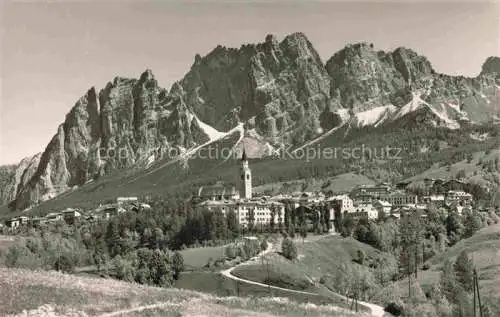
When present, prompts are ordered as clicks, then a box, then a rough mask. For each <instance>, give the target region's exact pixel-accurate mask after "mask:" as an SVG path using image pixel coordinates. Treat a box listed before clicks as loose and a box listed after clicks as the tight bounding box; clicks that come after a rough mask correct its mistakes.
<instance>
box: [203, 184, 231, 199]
mask: <svg viewBox="0 0 500 317" xmlns="http://www.w3.org/2000/svg"><path fill="white" fill-rule="evenodd" d="M197 198H198V199H199V200H201V201H205V200H212V201H215V200H228V199H239V198H240V194H239V192H238V191H237V189H236V187H235V186H233V185H226V184H224V183H223V182H217V183H215V184H214V185H208V186H201V187H200V188H199V189H198V197H197Z"/></svg>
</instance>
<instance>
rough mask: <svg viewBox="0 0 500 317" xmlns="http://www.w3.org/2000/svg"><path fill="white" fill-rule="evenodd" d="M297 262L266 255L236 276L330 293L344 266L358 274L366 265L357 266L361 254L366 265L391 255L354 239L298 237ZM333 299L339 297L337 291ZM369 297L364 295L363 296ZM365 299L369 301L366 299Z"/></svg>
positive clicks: (292, 287) (387, 259)
mask: <svg viewBox="0 0 500 317" xmlns="http://www.w3.org/2000/svg"><path fill="white" fill-rule="evenodd" d="M295 240H296V242H295V243H296V246H297V251H298V259H297V260H296V261H289V260H287V259H286V258H284V257H283V256H282V255H281V254H279V252H275V253H271V254H269V255H267V256H266V257H265V258H264V259H263V260H262V261H261V263H258V264H251V265H243V266H240V267H238V268H236V269H235V270H234V272H233V274H234V275H236V276H238V277H241V278H245V279H248V280H252V281H256V282H261V283H268V284H271V285H274V286H279V287H285V288H290V289H295V290H299V291H308V292H318V293H325V292H326V293H330V290H333V289H334V288H333V287H332V286H333V285H331V284H330V278H331V277H333V276H335V275H337V274H339V272H342V270H343V268H344V267H346V266H347V267H354V268H355V269H359V270H360V271H359V272H363V271H364V270H367V269H368V267H367V266H363V265H359V264H357V263H356V260H357V257H358V251H361V252H363V254H365V258H366V263H365V265H368V263H372V262H373V263H376V262H379V261H390V260H391V255H389V254H386V253H382V252H380V251H379V250H377V249H375V248H373V247H371V246H369V245H367V244H363V243H361V242H359V241H357V240H355V239H353V238H341V237H340V236H310V237H307V238H306V239H305V240H304V242H303V241H302V239H301V238H296V239H295ZM330 294H331V295H330V296H338V295H336V292H334V293H330ZM365 296H369V294H364V295H363V297H365ZM364 299H365V300H366V299H368V298H364Z"/></svg>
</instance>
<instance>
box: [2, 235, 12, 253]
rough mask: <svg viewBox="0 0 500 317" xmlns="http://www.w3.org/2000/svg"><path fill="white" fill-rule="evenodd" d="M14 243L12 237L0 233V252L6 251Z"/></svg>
mask: <svg viewBox="0 0 500 317" xmlns="http://www.w3.org/2000/svg"><path fill="white" fill-rule="evenodd" d="M13 244H14V237H11V236H2V235H0V252H3V251H6V250H7V249H8V248H9V247H10V246H11V245H13Z"/></svg>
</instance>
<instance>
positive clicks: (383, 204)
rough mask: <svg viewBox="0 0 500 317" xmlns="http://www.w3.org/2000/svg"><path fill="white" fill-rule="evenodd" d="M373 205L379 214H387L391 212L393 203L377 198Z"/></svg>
mask: <svg viewBox="0 0 500 317" xmlns="http://www.w3.org/2000/svg"><path fill="white" fill-rule="evenodd" d="M373 207H374V208H375V209H376V210H377V212H378V214H379V215H383V216H387V215H389V214H390V213H391V209H392V205H391V203H390V202H388V201H385V200H377V201H376V202H374V203H373Z"/></svg>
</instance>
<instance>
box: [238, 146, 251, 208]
mask: <svg viewBox="0 0 500 317" xmlns="http://www.w3.org/2000/svg"><path fill="white" fill-rule="evenodd" d="M240 195H241V196H242V198H245V199H251V198H252V171H251V170H250V166H249V165H248V159H247V154H246V152H245V148H243V154H242V155H241V167H240Z"/></svg>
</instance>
